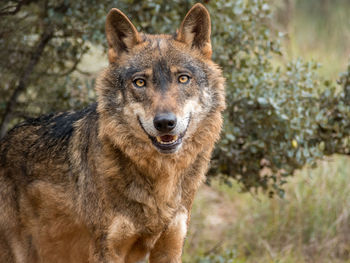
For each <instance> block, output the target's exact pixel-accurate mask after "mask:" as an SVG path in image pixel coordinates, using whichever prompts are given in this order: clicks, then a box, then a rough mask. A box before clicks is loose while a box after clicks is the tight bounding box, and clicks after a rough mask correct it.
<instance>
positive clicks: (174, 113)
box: [97, 4, 224, 154]
mask: <svg viewBox="0 0 350 263" xmlns="http://www.w3.org/2000/svg"><path fill="white" fill-rule="evenodd" d="M210 31H211V27H210V17H209V13H208V11H207V10H206V9H205V7H204V6H203V5H201V4H196V5H195V6H193V7H192V9H191V10H190V11H189V12H188V13H187V15H186V17H185V18H184V20H183V21H182V23H181V25H180V28H179V30H178V31H177V33H176V34H174V35H148V34H143V33H139V32H138V31H137V30H136V28H135V26H134V25H133V24H132V23H131V22H130V20H129V19H128V18H127V17H126V16H125V15H124V14H123V13H122V12H121V11H119V10H118V9H112V10H111V11H110V12H109V14H108V16H107V20H106V35H107V40H108V44H109V50H108V58H109V62H110V65H109V67H108V69H107V70H106V71H105V72H104V74H102V77H101V78H100V80H99V83H98V87H97V92H98V110H99V113H100V115H101V120H102V121H101V122H100V136H102V137H104V138H107V139H108V140H110V141H111V142H112V143H113V144H115V145H116V146H118V147H121V148H122V149H123V150H124V151H128V149H129V152H130V149H131V148H132V149H134V150H135V148H137V149H138V154H142V151H145V152H148V153H151V154H178V153H180V152H181V151H184V149H187V151H191V147H194V145H197V146H196V147H197V148H198V147H199V148H200V147H201V146H203V147H205V145H206V144H207V143H206V141H209V142H210V143H211V144H213V143H214V141H215V140H217V138H218V134H219V131H220V127H221V122H222V121H221V115H220V113H221V111H222V110H223V108H224V91H223V82H224V81H223V78H222V74H221V70H220V69H219V68H218V67H217V65H216V64H214V63H213V62H212V61H211V53H212V50H211V42H210ZM190 144H192V146H191V147H190V146H187V147H186V145H190ZM152 151H153V152H152Z"/></svg>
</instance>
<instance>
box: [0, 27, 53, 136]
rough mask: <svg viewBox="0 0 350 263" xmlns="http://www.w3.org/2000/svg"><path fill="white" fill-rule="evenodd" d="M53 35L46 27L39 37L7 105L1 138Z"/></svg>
mask: <svg viewBox="0 0 350 263" xmlns="http://www.w3.org/2000/svg"><path fill="white" fill-rule="evenodd" d="M52 37H53V31H52V29H49V28H46V29H45V30H44V32H43V34H42V35H41V37H40V38H39V41H38V44H37V46H36V47H35V49H34V51H33V53H32V55H31V57H30V59H29V62H28V64H27V66H26V67H25V68H24V70H23V71H22V73H21V75H20V77H19V82H18V85H17V87H16V88H15V90H14V91H13V93H12V95H11V97H10V100H9V102H8V103H7V105H6V108H5V111H4V114H3V117H2V120H1V123H0V138H2V137H3V136H4V135H5V133H6V130H7V126H8V124H9V122H10V119H11V115H12V112H13V111H14V109H15V107H16V105H17V99H18V97H19V95H20V94H21V93H22V92H23V91H24V90H25V89H26V88H27V86H28V79H29V77H30V75H31V74H32V73H33V71H34V68H35V66H36V65H37V64H38V62H39V60H40V56H41V55H42V53H43V51H44V49H45V46H46V45H47V44H48V43H49V41H50V40H51V39H52Z"/></svg>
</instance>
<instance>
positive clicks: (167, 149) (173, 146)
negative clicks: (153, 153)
mask: <svg viewBox="0 0 350 263" xmlns="http://www.w3.org/2000/svg"><path fill="white" fill-rule="evenodd" d="M184 135H185V133H183V134H181V135H179V136H178V135H170V134H166V135H162V136H157V137H153V136H150V135H148V136H149V137H150V139H151V141H152V143H153V145H154V146H156V148H157V149H158V150H159V151H160V152H162V153H174V152H175V151H176V150H177V149H178V147H179V146H180V145H181V143H182V138H183V136H184Z"/></svg>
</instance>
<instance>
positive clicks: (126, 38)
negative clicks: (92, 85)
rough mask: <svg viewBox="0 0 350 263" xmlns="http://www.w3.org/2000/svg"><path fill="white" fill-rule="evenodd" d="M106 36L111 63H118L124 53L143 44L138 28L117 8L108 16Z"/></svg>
mask: <svg viewBox="0 0 350 263" xmlns="http://www.w3.org/2000/svg"><path fill="white" fill-rule="evenodd" d="M106 36H107V41H108V47H109V49H108V59H109V62H110V63H113V62H116V60H117V58H118V56H120V54H121V53H122V52H127V51H128V50H129V49H131V48H132V47H134V46H135V45H137V44H138V43H140V42H141V37H140V34H139V33H138V32H137V29H136V27H135V26H134V25H133V24H132V23H131V22H130V20H129V18H127V16H126V15H124V13H123V12H121V11H120V10H119V9H116V8H113V9H111V11H109V13H108V15H107V19H106Z"/></svg>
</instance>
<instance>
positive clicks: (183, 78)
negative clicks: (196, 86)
mask: <svg viewBox="0 0 350 263" xmlns="http://www.w3.org/2000/svg"><path fill="white" fill-rule="evenodd" d="M178 81H179V82H180V83H182V84H186V83H188V82H189V81H190V77H189V76H187V75H180V76H179V78H178Z"/></svg>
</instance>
